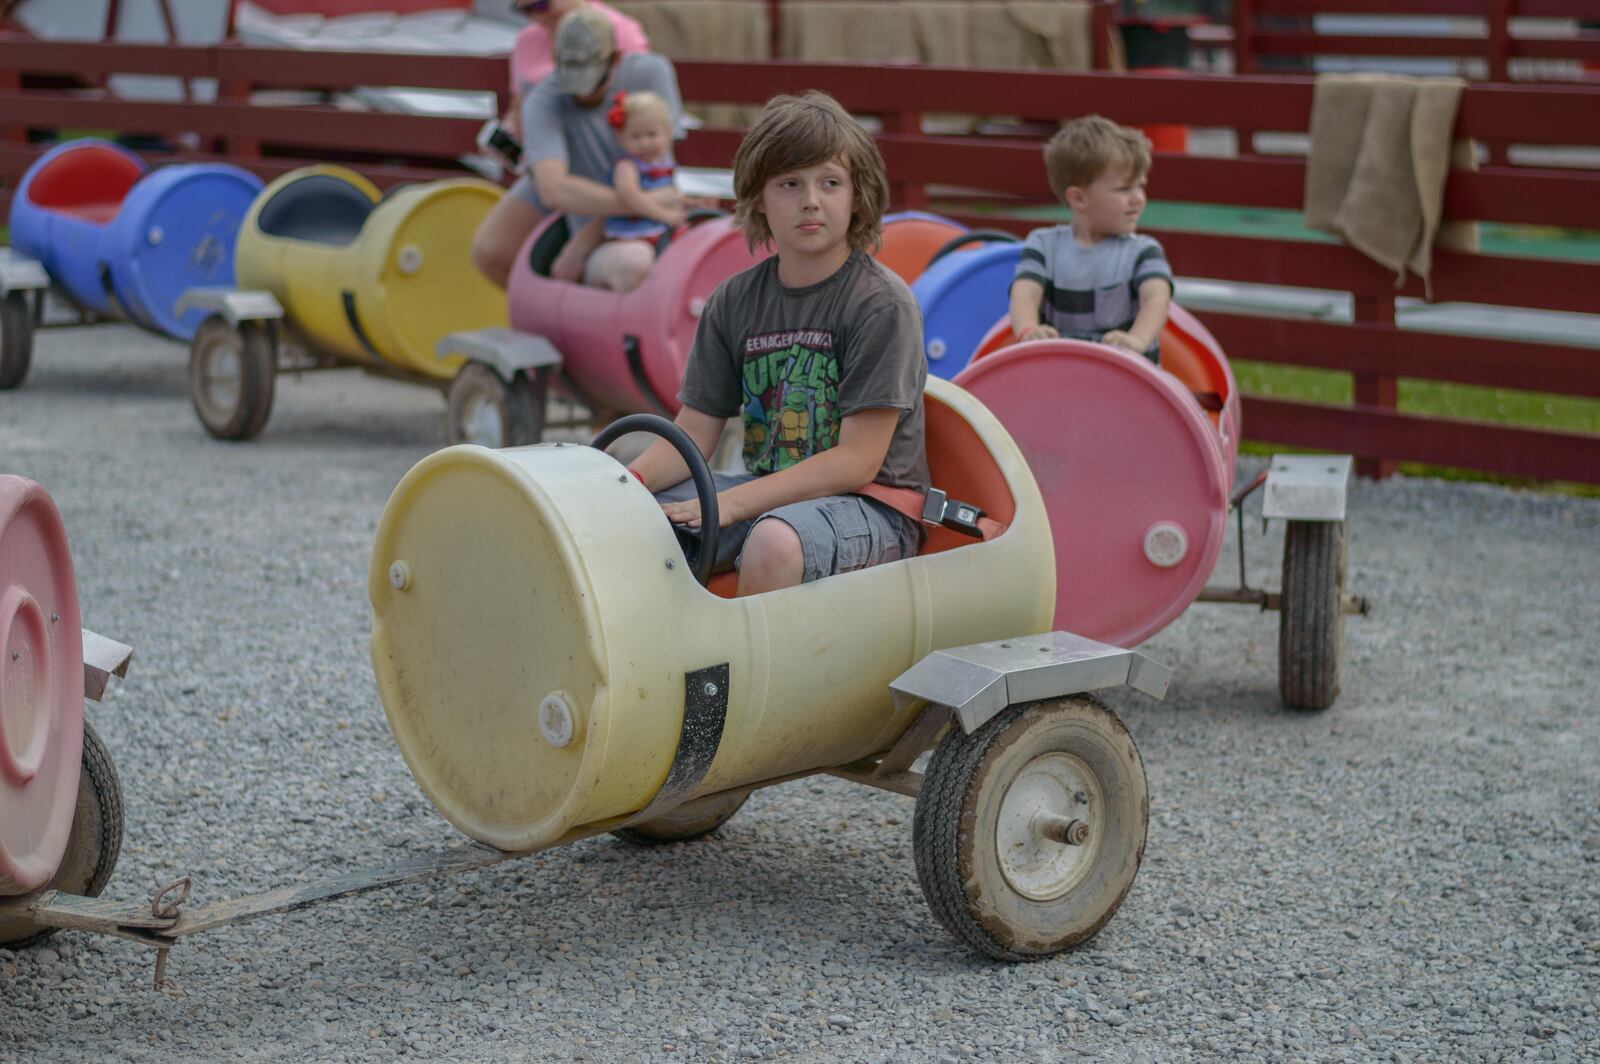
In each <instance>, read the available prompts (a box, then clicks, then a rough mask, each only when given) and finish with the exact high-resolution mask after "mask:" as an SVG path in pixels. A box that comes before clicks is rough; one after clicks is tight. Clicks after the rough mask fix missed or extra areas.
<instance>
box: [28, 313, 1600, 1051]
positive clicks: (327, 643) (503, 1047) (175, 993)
mask: <svg viewBox="0 0 1600 1064" xmlns="http://www.w3.org/2000/svg"><path fill="white" fill-rule="evenodd" d="M185 360H186V351H185V349H184V347H183V346H182V345H178V344H174V343H170V342H167V341H164V340H161V339H158V338H155V337H151V336H148V335H145V334H143V333H139V332H137V331H135V330H133V329H131V328H128V327H125V326H101V327H96V328H93V329H81V328H78V329H61V330H47V331H45V332H43V333H41V334H40V335H39V337H38V341H37V345H36V351H35V366H34V370H33V372H32V375H31V376H30V378H29V380H28V382H27V384H26V385H25V386H24V387H23V388H21V389H19V390H17V391H14V392H6V393H0V456H3V458H0V464H3V466H4V468H5V470H6V471H9V472H19V473H23V474H26V475H28V476H31V477H33V478H34V479H36V480H39V481H40V482H41V483H43V484H44V485H45V486H46V487H47V488H49V489H50V491H51V493H52V494H53V496H54V497H55V499H56V502H57V503H58V505H59V506H60V508H61V510H62V512H63V515H64V516H65V519H66V524H67V529H68V533H69V536H70V538H71V541H72V547H73V554H74V560H75V563H76V569H77V579H78V584H79V588H80V598H81V600H82V610H83V617H84V623H85V625H86V626H88V627H89V628H91V629H94V630H96V631H100V632H103V633H105V634H107V635H111V636H114V637H117V638H120V639H123V640H125V641H127V642H130V643H132V644H133V645H134V647H135V648H136V655H135V658H134V663H133V668H132V670H131V671H130V673H129V675H128V677H127V679H126V680H125V681H122V682H121V683H119V684H117V685H114V686H113V687H112V688H111V692H110V697H109V699H108V701H107V702H106V703H104V704H101V705H91V706H90V707H89V714H90V716H91V717H92V719H93V720H94V722H95V725H96V727H97V728H98V729H99V731H100V733H101V735H102V736H103V737H104V738H105V740H106V742H107V744H108V746H109V747H110V749H111V751H112V752H113V754H114V756H115V759H116V763H117V769H118V772H119V773H120V775H121V778H122V782H123V787H124V790H125V793H126V800H127V834H126V842H125V844H124V849H123V854H122V861H121V864H120V866H119V868H118V870H117V874H116V876H115V878H114V879H113V880H112V883H111V887H110V889H109V891H108V896H109V897H112V898H117V899H122V900H127V901H132V902H139V901H141V900H143V899H147V898H148V897H149V895H150V893H151V892H152V890H153V889H154V887H155V885H157V884H158V883H162V882H165V881H167V880H170V879H172V878H173V877H174V876H177V875H181V874H189V875H192V876H193V878H194V885H195V896H194V898H193V901H192V902H191V906H193V905H202V904H206V903H208V902H214V901H217V900H221V899H225V898H229V897H233V896H238V895H242V894H247V893H252V892H256V891H260V890H265V889H268V888H272V887H278V886H282V885H285V884H287V883H290V882H302V881H307V880H312V879H317V878H320V877H323V876H328V875H332V874H335V873H338V872H343V871H347V870H349V869H353V868H362V867H375V866H380V865H383V864H388V863H392V862H393V861H395V860H399V859H403V858H406V857H409V856H415V855H421V854H426V853H433V852H437V851H439V850H443V849H446V848H449V847H452V846H455V845H458V844H459V843H460V841H461V839H460V837H459V836H458V835H457V834H456V833H455V832H454V831H453V830H452V829H451V828H450V827H449V826H448V825H447V824H446V823H445V822H444V821H443V820H442V819H441V818H440V817H439V816H438V815H437V814H436V813H435V812H434V811H433V809H432V807H431V806H430V805H429V803H428V802H427V800H426V798H425V797H424V796H423V795H422V794H421V792H420V791H419V789H418V788H417V785H416V783H415V782H414V781H413V780H412V778H411V776H410V774H409V773H408V772H407V771H406V768H405V765H404V763H403V762H402V760H401V758H400V756H399V754H398V753H397V752H396V750H395V747H394V745H393V743H392V741H391V740H390V737H389V732H388V727H387V724H386V722H385V719H384V715H383V711H382V707H381V705H380V704H379V702H378V699H377V696H376V693H375V690H374V687H373V681H372V674H371V668H370V665H369V658H368V639H369V635H370V625H371V615H370V607H369V606H368V604H367V599H366V577H367V564H368V553H369V549H370V545H371V541H372V534H373V530H374V528H375V526H376V522H377V519H378V515H379V513H380V511H381V509H382V507H383V504H384V501H385V499H386V498H387V497H388V494H389V492H390V491H391V490H392V489H393V487H394V485H395V484H396V482H398V480H399V479H400V477H401V476H402V475H403V474H404V473H405V472H406V470H407V469H409V468H410V467H411V465H412V464H414V463H415V462H416V461H417V460H418V459H420V458H422V457H423V456H424V455H426V454H427V453H429V452H430V451H432V450H433V449H435V448H436V447H437V446H438V445H439V443H440V437H441V434H442V423H443V403H442V402H441V400H440V399H439V397H438V395H437V394H436V393H433V392H430V391H428V390H425V389H420V388H416V387H411V386H406V385H401V384H396V383H392V382H386V381H382V380H377V379H373V378H370V377H364V376H361V375H359V374H357V373H353V372H350V373H331V374H310V375H307V376H306V378H305V379H304V380H303V381H297V380H295V379H294V378H291V377H285V378H280V379H279V381H278V404H277V410H276V411H275V412H274V415H273V419H272V421H271V423H270V424H269V426H268V428H267V431H266V433H265V435H264V436H263V437H262V438H261V439H260V440H258V441H256V442H254V443H250V444H242V445H227V444H222V443H218V442H215V441H212V440H210V439H209V438H207V437H206V436H205V435H204V433H203V432H202V430H201V429H200V427H199V425H198V423H197V421H196V420H195V417H194V414H193V412H192V410H191V409H190V407H189V404H188V400H187V398H186V392H185ZM1244 466H1245V468H1244V469H1243V470H1242V471H1241V475H1244V474H1247V473H1248V472H1249V471H1251V470H1253V469H1254V468H1255V465H1254V464H1252V463H1250V462H1246V463H1244ZM1256 505H1258V504H1251V508H1247V517H1250V518H1254V516H1255V514H1256V513H1257V512H1258V511H1257V510H1256V509H1254V508H1253V507H1254V506H1256ZM1350 511H1351V541H1350V547H1351V554H1350V560H1351V571H1350V575H1351V582H1352V584H1353V587H1354V588H1355V589H1356V590H1358V591H1360V592H1362V593H1365V594H1367V595H1369V596H1370V597H1371V598H1372V600H1373V602H1374V604H1375V612H1374V613H1373V615H1372V616H1371V617H1368V618H1353V619H1351V621H1350V622H1349V624H1348V626H1347V629H1346V645H1345V658H1344V674H1343V675H1344V691H1343V694H1342V695H1341V696H1340V699H1339V701H1338V703H1337V704H1336V705H1335V706H1334V707H1333V708H1332V709H1331V710H1328V711H1327V712H1324V713H1320V714H1302V713H1293V712H1289V711H1286V710H1284V709H1283V708H1282V707H1281V706H1280V705H1279V703H1278V698H1277V690H1276V680H1275V675H1274V671H1275V668H1276V659H1277V628H1276V621H1275V618H1274V617H1273V616H1272V615H1271V614H1262V613H1260V612H1255V611H1251V610H1247V609H1242V608H1230V607H1215V606H1195V607H1194V608H1192V609H1190V610H1188V611H1187V612H1186V613H1185V614H1184V615H1183V616H1182V617H1180V618H1179V619H1178V620H1177V621H1176V622H1175V623H1174V624H1172V625H1171V626H1170V627H1168V628H1167V629H1166V630H1165V631H1163V632H1161V633H1159V634H1158V635H1157V636H1156V637H1155V638H1153V639H1152V640H1150V642H1149V643H1148V644H1147V645H1146V647H1145V650H1146V651H1147V652H1148V653H1150V654H1151V655H1153V656H1154V657H1156V658H1158V659H1160V660H1162V661H1164V662H1166V663H1168V664H1170V665H1172V666H1173V667H1174V668H1175V669H1176V678H1175V680H1174V683H1173V687H1172V691H1171V693H1170V695H1169V697H1168V699H1167V700H1166V701H1165V702H1153V701H1150V700H1148V699H1145V698H1143V697H1142V696H1139V695H1136V694H1131V693H1119V694H1117V695H1115V696H1113V698H1112V701H1113V702H1114V704H1115V705H1116V707H1117V709H1118V710H1119V712H1121V713H1122V714H1123V716H1124V718H1125V719H1126V721H1127V723H1128V725H1129V728H1130V730H1131V731H1132V733H1133V735H1134V737H1135V739H1136V740H1137V742H1138V744H1139V748H1140V751H1141V754H1142V756H1143V759H1144V764H1145V767H1146V770H1147V772H1148V774H1149V778H1150V800H1151V805H1150V835H1149V843H1148V847H1147V849H1146V852H1145V859H1144V865H1143V867H1142V869H1141V871H1140V874H1139V877H1138V879H1137V881H1136V882H1135V884H1134V887H1133V889H1132V891H1131V892H1130V893H1129V895H1128V897H1127V899H1126V901H1125V902H1124V904H1123V906H1122V909H1121V910H1120V912H1119V913H1118V914H1117V916H1116V917H1115V918H1114V919H1113V920H1111V922H1110V923H1109V924H1107V925H1106V927H1105V929H1104V930H1103V931H1102V932H1101V933H1100V935H1099V936H1098V937H1096V938H1095V939H1094V940H1093V941H1091V942H1090V943H1088V944H1086V945H1085V946H1083V947H1081V948H1080V949H1078V950H1077V951H1075V952H1073V953H1071V954H1068V955H1065V956H1062V957H1059V958H1055V959H1052V960H1049V961H1045V962H1041V963H1038V964H1031V965H1019V966H1009V965H999V964H993V963H990V962H988V961H984V960H980V959H977V958H974V957H973V956H971V955H970V954H968V953H967V952H965V951H964V950H963V949H962V948H961V947H960V946H958V945H957V944H956V943H954V942H953V941H952V940H951V939H950V938H949V937H948V936H947V935H946V934H945V933H944V932H943V931H942V930H941V929H940V928H938V927H937V926H936V925H935V924H934V923H933V922H932V920H931V919H930V917H929V915H928V913H927V910H926V908H925V906H924V904H923V901H922V898H921V896H920V893H919V891H918V888H917V884H916V877H915V872H914V870H913V866H912V856H911V845H910V835H911V831H910V821H911V812H912V803H911V801H910V800H909V799H906V798H903V797H900V796H897V795H893V794H887V793H881V792H877V791H870V790H865V789H863V788H860V787H857V786H854V785H851V784H847V783H845V782H843V781H840V780H836V779H832V778H822V779H812V780H806V781H801V782H797V783H793V784H789V785H786V786H783V787H779V788H774V789H772V790H767V791H760V792H757V793H756V794H755V795H754V796H752V798H751V799H750V802H749V804H748V805H747V806H746V808H745V809H744V810H743V811H742V812H741V813H740V814H739V816H738V817H736V818H735V819H734V820H732V821H731V822H730V823H729V824H728V825H727V826H726V827H724V828H723V829H722V830H721V831H720V832H719V833H718V834H717V835H715V836H713V837H711V838H709V839H706V840H703V841H700V842H697V843H693V844H688V845H683V846H676V847H664V848H658V849H636V848H633V847H631V846H629V845H627V844H624V843H622V842H619V841H617V840H614V839H611V838H609V837H602V838H598V839H593V840H589V841H585V842H580V843H575V844H573V845H570V846H567V847H564V848H560V849H556V850H552V851H549V852H546V853H544V854H540V855H536V856H533V857H530V858H527V859H524V860H520V861H514V862H509V863H506V864H502V865H498V866H495V867H493V868H487V869H483V870H480V871H478V872H475V873H472V874H470V875H466V876H462V877H458V878H456V879H454V880H449V881H435V882H430V883H422V884H415V885H411V886H406V887H401V888H397V889H393V890H389V891H384V892H380V893H377V894H373V895H368V896H365V897H362V898H358V899H352V900H348V901H344V902H339V903H334V904H330V905H325V906H321V907H318V908H316V909H314V910H311V911H309V912H305V913H301V914H298V915H293V916H285V917H273V918H269V919H266V920H262V921H259V922H256V923H251V924H247V925H242V926H238V927H231V928H226V929H222V930H218V931H214V932H210V933H207V934H205V935H202V936H198V937H197V938H195V939H191V940H187V941H185V942H184V943H183V944H182V945H180V946H179V947H177V948H176V949H175V950H174V951H173V953H172V956H171V962H170V967H169V976H170V980H169V988H168V990H167V992H166V993H163V994H155V993H153V992H152V991H151V990H150V974H151V964H152V960H153V958H152V956H151V955H150V954H149V953H148V952H146V951H145V950H144V949H143V948H141V947H139V946H136V945H134V944H132V943H128V942H123V941H119V940H109V939H107V940H100V939H95V938H91V937H88V936H83V935H78V934H64V935H61V936H58V937H57V938H55V939H54V940H52V942H51V943H50V945H49V947H48V948H46V949H34V950H24V951H10V950H0V1062H13V1061H15V1062H18V1064H21V1062H27V1064H45V1062H63V1064H65V1062H71V1064H77V1062H79V1061H85V1060H96V1061H98V1060H124V1061H133V1062H139V1064H142V1062H158V1061H159V1062H162V1064H167V1062H171V1061H213V1060H219V1059H228V1060H238V1061H244V1062H256V1061H301V1060H341V1061H356V1062H366V1061H386V1060H394V1059H418V1060H428V1061H434V1060H439V1061H481V1060H504V1059H512V1060H588V1061H606V1062H612V1061H628V1060H638V1061H651V1062H655V1061H669V1062H676V1061H685V1062H689V1061H694V1062H698V1061H709V1060H735V1059H773V1060H780V1059H781V1060H789V1061H801V1062H818V1061H868V1060H881V1059H887V1060H895V1061H900V1060H905V1061H925V1060H950V1061H965V1060H971V1059H978V1060H1008V1059H1017V1060H1039V1061H1045V1060H1049V1061H1071V1060H1077V1059H1092V1060H1097V1061H1107V1062H1111V1064H1126V1062H1130V1061H1133V1060H1138V1059H1144V1060H1152V1061H1167V1060H1175V1061H1224V1060H1225V1061H1232V1060H1271V1061H1280V1060H1292V1059H1301V1060H1338V1059H1344V1060H1352V1061H1354V1060H1396V1061H1417V1060H1422V1061H1432V1060H1483V1059H1516V1060H1591V1059H1595V1058H1596V1057H1597V1055H1600V1021H1597V1019H1596V1012H1595V1000H1594V987H1595V985H1596V978H1597V976H1600V936H1597V934H1596V928H1597V927H1600V925H1597V924H1596V922H1595V921H1596V916H1595V914H1596V913H1600V806H1597V804H1596V794H1597V793H1600V785H1597V783H1600V780H1597V776H1596V769H1595V765H1596V764H1597V763H1600V717H1597V715H1596V713H1595V711H1594V699H1593V690H1594V683H1593V678H1594V676H1595V675H1596V674H1597V672H1600V641H1597V640H1596V639H1595V633H1596V632H1600V595H1596V594H1595V589H1596V587H1597V586H1600V562H1597V549H1596V548H1597V547H1600V500H1594V499H1575V498H1568V497H1558V496H1548V495H1540V494H1533V493H1528V492H1521V491H1513V490H1508V489H1505V488H1500V487H1494V486H1488V485H1475V484H1458V483H1442V482H1436V481H1429V480H1398V479H1397V480H1390V481H1385V482H1383V483H1370V482H1359V483H1357V484H1356V485H1355V486H1354V489H1353V491H1352V495H1351V502H1350ZM1245 524H1246V535H1247V546H1248V562H1249V577H1250V580H1251V583H1252V585H1253V586H1265V587H1276V586H1277V583H1278V573H1277V566H1278V558H1279V552H1280V549H1281V542H1282V530H1281V529H1280V528H1277V527H1273V528H1270V529H1269V530H1268V531H1267V532H1266V533H1265V534H1262V532H1261V524H1260V522H1259V521H1255V520H1253V519H1252V520H1247V521H1246V522H1245ZM470 535H471V533H470V529H469V528H464V531H463V536H464V542H468V543H470ZM1236 558H1237V556H1236V554H1235V553H1234V549H1233V547H1232V546H1230V547H1229V548H1228V550H1226V551H1225V552H1224V555H1223V557H1222V559H1221V561H1220V563H1219V566H1218V573H1217V577H1216V579H1218V580H1224V579H1231V578H1232V574H1233V573H1234V572H1235V567H1236ZM1452 1006H1455V1007H1457V1008H1458V1009H1459V1010H1461V1011H1459V1012H1452V1011H1451V1007H1452ZM840 1019H848V1020H849V1021H850V1022H849V1024H848V1025H846V1024H842V1023H835V1022H832V1021H834V1020H840ZM374 1032H376V1033H374Z"/></svg>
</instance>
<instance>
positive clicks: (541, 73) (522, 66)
mask: <svg viewBox="0 0 1600 1064" xmlns="http://www.w3.org/2000/svg"><path fill="white" fill-rule="evenodd" d="M589 6H590V7H592V8H594V9H595V10H596V11H598V12H600V13H601V14H602V15H604V16H605V17H606V18H607V19H608V20H609V21H610V23H611V30H612V32H613V33H615V34H616V35H617V51H618V52H621V53H623V54H627V53H629V52H648V51H649V50H650V39H649V38H648V37H646V36H645V35H644V28H643V27H642V26H640V25H639V23H638V22H636V21H634V20H633V19H631V18H629V17H628V16H627V15H624V14H623V13H622V12H620V11H614V10H612V9H611V8H609V7H607V6H606V5H605V4H602V3H600V2H599V0H589ZM555 68H556V61H555V57H554V56H552V55H551V54H550V31H549V30H547V29H545V28H544V27H543V26H541V25H539V24H538V23H537V22H535V23H534V24H532V25H531V26H529V27H528V28H527V29H525V30H523V31H522V32H521V33H519V34H517V40H516V43H515V44H513V45H512V46H511V91H512V92H522V91H523V90H525V89H530V88H532V87H533V86H535V85H537V84H539V82H541V81H543V80H544V79H545V78H547V77H549V76H550V72H551V71H553V70H555Z"/></svg>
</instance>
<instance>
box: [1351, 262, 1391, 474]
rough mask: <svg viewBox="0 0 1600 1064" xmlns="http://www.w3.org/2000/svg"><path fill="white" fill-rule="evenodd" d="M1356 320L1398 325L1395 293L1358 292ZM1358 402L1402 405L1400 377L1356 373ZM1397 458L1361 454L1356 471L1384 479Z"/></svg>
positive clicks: (1380, 406)
mask: <svg viewBox="0 0 1600 1064" xmlns="http://www.w3.org/2000/svg"><path fill="white" fill-rule="evenodd" d="M1354 309H1355V314H1354V318H1355V320H1356V321H1358V322H1361V323H1363V324H1372V325H1387V326H1388V327H1389V328H1391V329H1392V328H1394V296H1393V295H1391V294H1387V293H1385V294H1382V295H1363V294H1362V293H1360V292H1357V293H1355V308H1354ZM1351 376H1352V377H1353V378H1354V384H1355V388H1354V392H1355V396H1354V397H1355V402H1356V405H1357V406H1370V407H1377V408H1378V409H1380V410H1398V409H1399V408H1400V402H1399V400H1400V379H1399V378H1398V377H1395V376H1393V375H1391V374H1382V373H1354V374H1351ZM1395 468H1396V465H1395V462H1394V460H1393V459H1390V458H1385V457H1383V456H1382V455H1357V456H1356V474H1357V475H1358V476H1363V477H1371V478H1372V479H1373V480H1382V479H1383V478H1385V477H1387V476H1389V475H1390V474H1392V473H1393V472H1394V471H1395Z"/></svg>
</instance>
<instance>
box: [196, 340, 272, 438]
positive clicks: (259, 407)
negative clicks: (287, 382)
mask: <svg viewBox="0 0 1600 1064" xmlns="http://www.w3.org/2000/svg"><path fill="white" fill-rule="evenodd" d="M219 333H228V334H233V336H234V337H235V338H236V339H237V340H238V343H239V401H238V403H237V405H235V407H234V408H233V410H232V411H230V412H229V413H228V416H227V417H225V418H223V419H221V420H216V421H214V420H208V418H207V413H206V409H205V406H204V405H203V404H202V403H201V402H200V363H201V359H200V352H201V351H202V350H204V349H205V347H206V346H208V345H209V344H212V343H215V342H219V341H224V340H225V339H226V338H225V337H221V336H218V335H216V334H219ZM277 374H278V365H277V357H276V354H275V353H274V351H273V343H272V337H271V335H270V334H269V333H268V331H267V328H266V327H265V326H263V325H262V324H261V323H259V322H253V321H243V322H240V323H239V325H238V327H237V328H235V327H234V326H232V325H229V324H228V322H227V320H226V319H224V318H223V317H221V316H220V315H213V316H212V317H209V318H207V319H206V320H205V321H203V322H201V323H200V328H199V329H197V330H195V334H194V340H193V341H192V342H191V343H190V345H189V402H190V404H191V405H192V406H193V407H194V412H195V415H196V416H197V417H199V419H200V424H201V425H203V426H205V430H206V432H208V433H210V434H211V435H212V436H213V437H215V438H216V439H219V440H252V439H255V438H256V437H257V436H259V435H261V430H262V429H264V428H266V426H267V419H268V418H269V417H271V416H272V400H273V393H274V390H275V386H276V380H277Z"/></svg>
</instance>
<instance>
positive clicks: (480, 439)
mask: <svg viewBox="0 0 1600 1064" xmlns="http://www.w3.org/2000/svg"><path fill="white" fill-rule="evenodd" d="M464 415H465V416H463V417H462V419H461V436H462V441H461V442H463V443H475V444H477V445H478V446H479V447H499V446H501V445H502V444H503V443H504V441H505V417H504V415H503V414H502V413H501V411H500V404H499V403H497V402H495V401H494V398H493V397H492V396H488V395H474V396H472V397H470V398H469V399H468V400H467V403H466V410H465V411H464Z"/></svg>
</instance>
